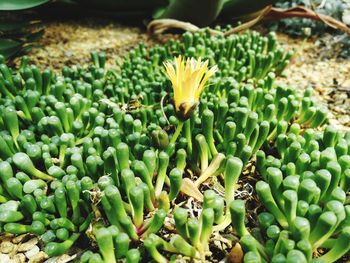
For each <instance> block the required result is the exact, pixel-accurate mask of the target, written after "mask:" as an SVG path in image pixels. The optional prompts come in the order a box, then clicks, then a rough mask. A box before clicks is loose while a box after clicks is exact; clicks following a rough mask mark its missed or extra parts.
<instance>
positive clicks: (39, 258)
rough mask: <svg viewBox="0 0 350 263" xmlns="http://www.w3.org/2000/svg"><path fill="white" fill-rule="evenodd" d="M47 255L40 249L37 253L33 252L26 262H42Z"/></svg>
mask: <svg viewBox="0 0 350 263" xmlns="http://www.w3.org/2000/svg"><path fill="white" fill-rule="evenodd" d="M46 258H48V256H47V255H46V254H45V252H43V251H40V252H39V253H37V254H35V255H34V256H33V257H31V258H30V259H29V261H28V263H41V262H43V261H44V260H45V259H46Z"/></svg>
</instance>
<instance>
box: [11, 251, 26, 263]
mask: <svg viewBox="0 0 350 263" xmlns="http://www.w3.org/2000/svg"><path fill="white" fill-rule="evenodd" d="M12 260H13V261H14V262H15V263H25V262H26V260H27V258H26V256H25V255H24V254H23V253H19V254H16V255H15V256H14V257H13V259H12Z"/></svg>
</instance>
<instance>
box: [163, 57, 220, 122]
mask: <svg viewBox="0 0 350 263" xmlns="http://www.w3.org/2000/svg"><path fill="white" fill-rule="evenodd" d="M208 64H209V61H208V60H206V61H201V58H199V59H198V60H196V59H194V58H187V60H185V59H184V58H182V57H181V56H178V57H177V58H174V61H173V62H172V61H168V62H165V63H164V67H165V69H166V74H167V76H168V78H169V79H170V81H171V83H172V85H173V90H174V103H175V109H176V113H177V115H178V117H179V118H180V119H182V120H186V119H188V118H189V117H190V116H191V113H192V112H193V110H194V109H195V108H196V106H197V104H198V102H199V97H200V95H201V94H202V92H203V90H204V89H205V87H206V86H205V84H206V83H207V81H208V80H209V78H210V77H211V76H213V75H214V74H215V72H216V71H217V66H213V67H211V68H209V67H208Z"/></svg>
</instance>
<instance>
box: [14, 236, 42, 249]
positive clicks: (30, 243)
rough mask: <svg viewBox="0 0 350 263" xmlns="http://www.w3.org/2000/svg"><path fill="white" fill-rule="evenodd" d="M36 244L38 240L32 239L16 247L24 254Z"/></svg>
mask: <svg viewBox="0 0 350 263" xmlns="http://www.w3.org/2000/svg"><path fill="white" fill-rule="evenodd" d="M36 244H38V238H36V237H34V238H32V239H30V240H28V241H27V242H25V243H23V244H20V245H19V247H18V251H19V252H25V251H28V250H30V249H31V248H32V247H34V246H35V245H36Z"/></svg>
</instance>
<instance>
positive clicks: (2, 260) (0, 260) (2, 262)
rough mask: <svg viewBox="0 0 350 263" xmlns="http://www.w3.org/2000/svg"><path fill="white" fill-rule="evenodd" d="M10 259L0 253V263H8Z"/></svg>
mask: <svg viewBox="0 0 350 263" xmlns="http://www.w3.org/2000/svg"><path fill="white" fill-rule="evenodd" d="M10 262H11V261H10V257H9V256H8V255H6V254H2V253H0V263H10Z"/></svg>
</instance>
